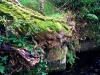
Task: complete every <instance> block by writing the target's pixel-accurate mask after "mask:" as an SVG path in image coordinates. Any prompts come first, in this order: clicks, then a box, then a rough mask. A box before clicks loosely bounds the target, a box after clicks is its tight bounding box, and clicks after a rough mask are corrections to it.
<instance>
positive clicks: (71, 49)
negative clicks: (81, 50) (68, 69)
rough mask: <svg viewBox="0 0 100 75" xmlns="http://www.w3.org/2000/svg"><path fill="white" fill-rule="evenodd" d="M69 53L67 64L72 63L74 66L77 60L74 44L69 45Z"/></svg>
mask: <svg viewBox="0 0 100 75" xmlns="http://www.w3.org/2000/svg"><path fill="white" fill-rule="evenodd" d="M68 49H69V50H68V53H67V63H70V65H71V66H72V65H73V64H74V63H75V59H76V58H77V57H76V55H75V51H74V46H73V43H71V42H70V43H69V44H68Z"/></svg>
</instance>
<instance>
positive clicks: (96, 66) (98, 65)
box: [49, 51, 100, 75]
mask: <svg viewBox="0 0 100 75" xmlns="http://www.w3.org/2000/svg"><path fill="white" fill-rule="evenodd" d="M77 56H78V59H76V62H75V64H74V65H73V67H71V68H69V67H68V65H67V67H66V70H65V71H59V72H52V73H49V75H100V51H91V52H82V53H77Z"/></svg>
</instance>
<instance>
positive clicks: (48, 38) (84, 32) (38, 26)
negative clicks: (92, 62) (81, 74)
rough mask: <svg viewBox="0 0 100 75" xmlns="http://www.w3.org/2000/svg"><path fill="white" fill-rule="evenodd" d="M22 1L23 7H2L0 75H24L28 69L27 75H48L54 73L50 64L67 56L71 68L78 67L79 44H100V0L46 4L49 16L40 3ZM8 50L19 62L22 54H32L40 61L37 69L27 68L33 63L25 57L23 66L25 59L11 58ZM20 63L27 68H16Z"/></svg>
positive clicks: (56, 0) (3, 4)
mask: <svg viewBox="0 0 100 75" xmlns="http://www.w3.org/2000/svg"><path fill="white" fill-rule="evenodd" d="M19 1H20V3H21V4H22V5H23V6H18V5H17V4H13V3H11V2H8V1H2V2H1V3H0V53H1V56H0V73H2V74H4V75H6V74H13V73H14V72H18V74H20V75H22V73H21V72H22V71H21V69H24V67H25V68H29V69H30V70H25V71H26V72H27V73H26V72H25V73H26V75H27V74H29V75H32V74H36V75H47V74H48V71H49V70H50V67H49V66H48V62H49V61H50V60H53V61H55V60H63V59H64V56H63V55H64V54H65V53H66V57H67V58H66V59H67V63H70V64H71V65H73V64H74V63H75V58H77V57H76V55H75V45H76V44H77V45H79V44H80V43H79V40H86V39H87V37H88V38H89V39H90V40H93V41H96V42H98V43H100V34H99V33H100V23H99V21H100V15H99V14H100V1H99V0H45V2H44V14H45V16H43V15H42V14H40V13H39V12H40V4H39V2H38V0H19ZM24 6H25V7H24ZM26 7H28V8H26ZM30 8H31V9H30ZM71 11H72V12H71ZM66 12H67V15H66ZM68 13H69V14H68ZM72 13H74V16H75V19H74V16H73V15H72ZM71 23H72V24H71ZM73 23H74V24H75V23H76V25H73ZM70 24H71V25H70ZM2 28H3V29H2ZM76 41H77V42H76ZM74 44H75V45H74ZM8 46H10V47H8ZM67 46H68V51H67V48H66V47H67ZM6 47H7V49H8V50H9V49H10V51H13V50H14V51H15V53H16V54H13V57H14V55H15V56H16V55H17V56H16V58H22V57H23V55H22V56H21V55H20V53H18V50H22V51H23V50H24V51H25V53H27V52H28V53H30V55H29V57H28V59H31V57H32V58H34V59H35V58H36V60H35V61H37V63H38V64H37V65H36V63H35V62H34V65H36V68H35V69H34V68H33V69H31V67H32V66H34V65H32V66H30V65H29V64H28V65H27V62H29V61H27V59H25V58H26V57H23V59H25V60H26V61H25V60H23V61H25V62H26V63H24V65H22V64H23V63H21V62H23V61H22V59H20V60H21V62H20V60H19V59H18V60H15V59H14V58H13V57H12V56H11V54H9V55H8V56H7V54H6V53H4V51H2V50H7V49H6ZM3 53H4V54H3ZM18 54H19V55H18ZM61 54H62V55H61ZM10 57H11V58H12V59H13V60H12V59H10ZM16 61H17V62H16ZM11 63H12V64H11ZM16 63H20V64H21V66H24V67H20V69H19V68H16V67H15V66H16ZM29 63H30V62H29ZM7 64H9V65H7ZM13 65H14V66H13ZM17 65H18V64H17ZM12 69H13V70H12Z"/></svg>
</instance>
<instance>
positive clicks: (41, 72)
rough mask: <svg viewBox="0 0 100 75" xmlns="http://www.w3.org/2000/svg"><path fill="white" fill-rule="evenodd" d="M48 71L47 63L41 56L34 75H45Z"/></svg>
mask: <svg viewBox="0 0 100 75" xmlns="http://www.w3.org/2000/svg"><path fill="white" fill-rule="evenodd" d="M39 52H40V51H39ZM48 70H49V68H48V66H47V61H46V60H44V56H41V59H40V64H39V65H38V67H37V72H36V75H47V74H48Z"/></svg>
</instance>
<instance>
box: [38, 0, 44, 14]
mask: <svg viewBox="0 0 100 75" xmlns="http://www.w3.org/2000/svg"><path fill="white" fill-rule="evenodd" d="M38 1H39V4H40V13H41V14H43V15H44V0H38Z"/></svg>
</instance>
